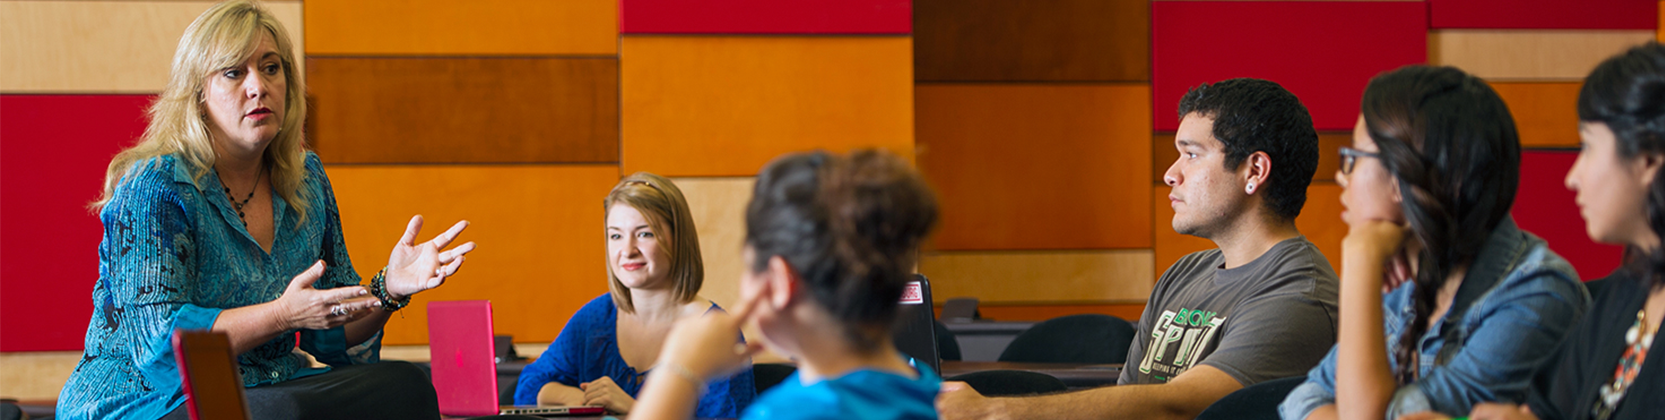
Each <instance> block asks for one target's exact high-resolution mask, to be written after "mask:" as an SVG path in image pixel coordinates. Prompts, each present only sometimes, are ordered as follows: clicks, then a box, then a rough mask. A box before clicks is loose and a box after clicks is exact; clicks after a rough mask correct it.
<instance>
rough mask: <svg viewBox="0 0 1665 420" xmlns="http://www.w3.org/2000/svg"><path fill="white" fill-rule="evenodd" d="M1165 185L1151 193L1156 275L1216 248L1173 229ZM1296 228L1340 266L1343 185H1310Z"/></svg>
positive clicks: (1333, 264) (1343, 228)
mask: <svg viewBox="0 0 1665 420" xmlns="http://www.w3.org/2000/svg"><path fill="white" fill-rule="evenodd" d="M1170 190H1171V189H1170V188H1168V187H1166V186H1163V187H1158V188H1156V189H1155V191H1154V192H1153V194H1152V195H1151V196H1152V198H1153V199H1155V200H1154V201H1156V203H1155V206H1154V208H1153V209H1154V211H1155V213H1156V225H1157V229H1156V277H1157V278H1159V279H1160V278H1161V277H1162V273H1164V272H1166V271H1168V267H1170V266H1173V265H1174V262H1175V261H1179V258H1180V257H1184V256H1185V254H1190V253H1192V252H1197V251H1202V250H1208V249H1214V248H1217V247H1216V246H1214V242H1212V241H1209V240H1207V239H1203V238H1198V237H1195V236H1190V235H1181V234H1179V233H1178V232H1174V229H1173V219H1174V210H1173V207H1170V206H1169V205H1168V200H1167V197H1168V192H1169V191H1170ZM1295 228H1296V229H1299V230H1300V231H1301V234H1302V235H1305V236H1306V237H1307V240H1309V241H1312V243H1313V244H1314V245H1317V246H1318V251H1319V252H1322V253H1324V257H1326V258H1329V260H1330V266H1331V268H1335V269H1336V270H1337V273H1338V274H1339V273H1340V271H1339V270H1340V269H1341V239H1342V238H1345V237H1347V224H1346V223H1342V221H1341V187H1340V186H1337V185H1336V184H1334V183H1329V182H1314V183H1313V184H1312V186H1310V187H1307V202H1306V205H1305V206H1303V207H1302V208H1301V215H1300V216H1299V217H1296V218H1295Z"/></svg>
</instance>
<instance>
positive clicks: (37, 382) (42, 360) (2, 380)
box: [0, 310, 92, 404]
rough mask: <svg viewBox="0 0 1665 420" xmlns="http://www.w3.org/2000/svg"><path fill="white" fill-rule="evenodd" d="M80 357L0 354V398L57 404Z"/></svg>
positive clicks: (76, 354) (76, 353)
mask: <svg viewBox="0 0 1665 420" xmlns="http://www.w3.org/2000/svg"><path fill="white" fill-rule="evenodd" d="M87 314H88V315H91V314H92V311H91V310H88V311H87ZM82 331H83V332H85V326H83V328H82ZM81 356H82V354H81V351H80V350H76V351H52V352H22V353H0V395H4V396H6V398H7V399H16V400H18V401H21V402H22V403H23V404H29V403H30V402H31V401H57V400H58V392H59V391H61V390H63V389H64V383H66V382H69V374H70V373H72V372H74V371H75V364H76V363H80V362H81Z"/></svg>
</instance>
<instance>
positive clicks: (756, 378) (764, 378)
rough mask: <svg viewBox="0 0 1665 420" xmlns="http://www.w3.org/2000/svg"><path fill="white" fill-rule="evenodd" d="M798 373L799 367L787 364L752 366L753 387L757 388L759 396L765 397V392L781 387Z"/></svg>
mask: <svg viewBox="0 0 1665 420" xmlns="http://www.w3.org/2000/svg"><path fill="white" fill-rule="evenodd" d="M797 371H798V367H797V366H793V365H789V364H785V363H758V364H755V365H752V385H756V386H757V394H758V395H763V391H768V390H769V388H774V387H775V385H780V383H781V382H784V381H786V378H788V377H791V376H792V374H793V373H795V372H797Z"/></svg>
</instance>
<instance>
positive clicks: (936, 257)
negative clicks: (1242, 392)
mask: <svg viewBox="0 0 1665 420" xmlns="http://www.w3.org/2000/svg"><path fill="white" fill-rule="evenodd" d="M1150 267H1151V251H1150V250H1149V249H1118V250H1087V251H957V252H927V253H925V255H924V257H923V258H922V259H921V260H920V262H919V273H920V274H924V275H925V276H926V277H927V278H930V279H931V295H932V296H935V297H936V298H937V299H944V300H946V299H948V298H954V297H961V296H970V297H975V298H977V299H979V300H981V301H983V302H1003V303H1024V304H1030V303H1037V302H1040V303H1065V302H1084V301H1086V302H1103V301H1143V300H1145V299H1146V298H1148V297H1150V290H1151V285H1153V284H1155V283H1156V281H1155V280H1156V276H1155V275H1154V274H1152V273H1151V271H1150Z"/></svg>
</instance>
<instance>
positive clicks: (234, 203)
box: [220, 165, 266, 226]
mask: <svg viewBox="0 0 1665 420" xmlns="http://www.w3.org/2000/svg"><path fill="white" fill-rule="evenodd" d="M265 169H266V168H265V165H261V171H260V174H258V175H255V177H254V187H253V188H249V196H248V197H243V201H242V202H238V201H237V198H235V197H232V196H231V187H227V186H225V185H224V183H221V185H220V187H221V188H225V199H226V200H227V201H230V202H231V208H233V209H236V210H237V219H238V220H242V221H243V226H248V225H249V219H248V217H247V216H244V215H243V206H246V205H248V204H249V200H252V199H254V192H255V191H257V190H259V189H260V180H261V179H262V178H265V177H266V170H265Z"/></svg>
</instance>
